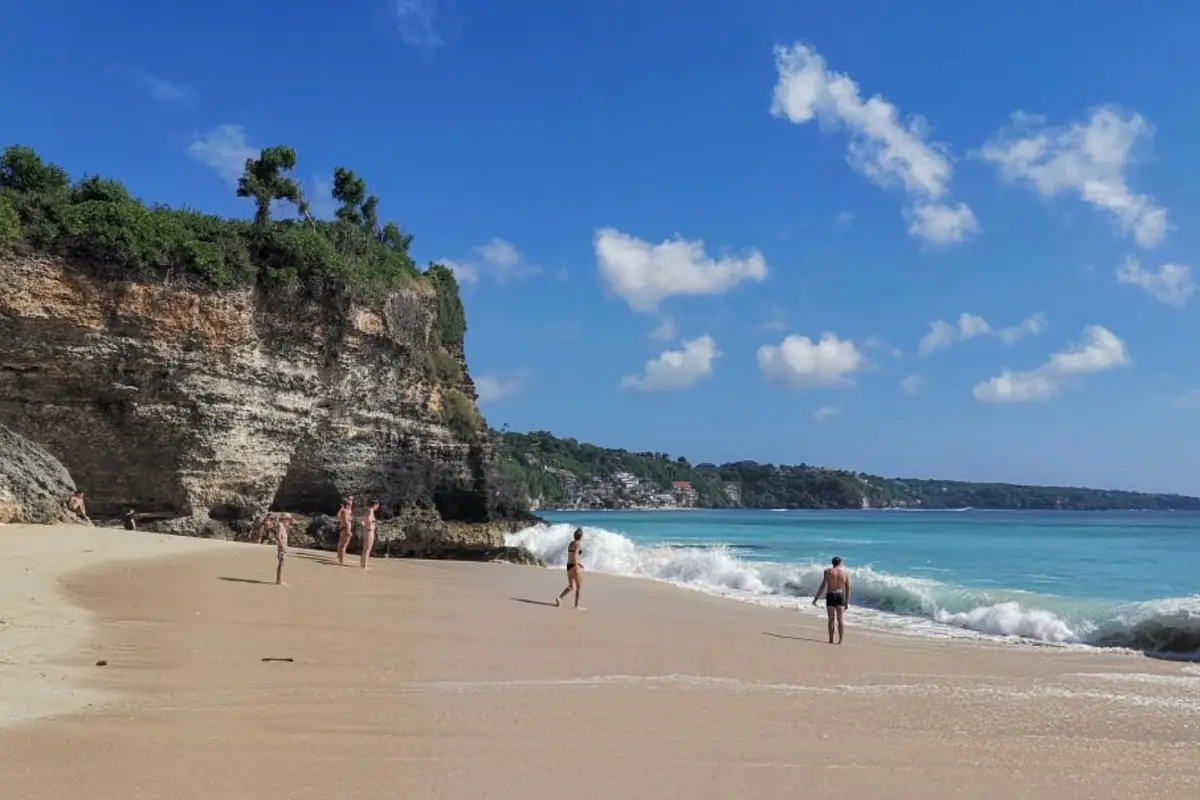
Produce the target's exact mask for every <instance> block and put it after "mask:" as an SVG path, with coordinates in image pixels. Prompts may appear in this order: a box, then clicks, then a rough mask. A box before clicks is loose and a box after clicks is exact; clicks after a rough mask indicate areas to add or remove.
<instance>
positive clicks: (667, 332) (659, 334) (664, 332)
mask: <svg viewBox="0 0 1200 800" xmlns="http://www.w3.org/2000/svg"><path fill="white" fill-rule="evenodd" d="M676 333H677V331H676V329H675V320H674V319H673V318H671V317H663V318H662V322H660V323H659V325H658V327H657V328H655V329H654V330H652V331H650V338H651V339H652V340H653V341H655V342H669V341H671V340H672V339H674V338H675V334H676Z"/></svg>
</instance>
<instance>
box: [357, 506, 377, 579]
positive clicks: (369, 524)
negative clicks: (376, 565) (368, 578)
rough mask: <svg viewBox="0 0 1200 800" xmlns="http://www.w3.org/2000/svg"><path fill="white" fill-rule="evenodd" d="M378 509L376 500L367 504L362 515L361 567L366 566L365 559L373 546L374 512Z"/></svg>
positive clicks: (364, 567) (369, 556) (368, 557)
mask: <svg viewBox="0 0 1200 800" xmlns="http://www.w3.org/2000/svg"><path fill="white" fill-rule="evenodd" d="M378 510H379V502H378V501H376V502H374V503H371V505H369V506H367V511H366V513H365V514H363V517H362V526H363V541H362V558H361V559H360V560H361V562H362V568H363V569H366V568H367V560H368V559H370V558H371V548H373V547H374V546H375V512H376V511H378Z"/></svg>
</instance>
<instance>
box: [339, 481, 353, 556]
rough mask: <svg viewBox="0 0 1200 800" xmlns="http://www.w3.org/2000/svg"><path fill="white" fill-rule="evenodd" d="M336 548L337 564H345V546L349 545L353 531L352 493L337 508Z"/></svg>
mask: <svg viewBox="0 0 1200 800" xmlns="http://www.w3.org/2000/svg"><path fill="white" fill-rule="evenodd" d="M337 520H338V549H337V560H338V564H341V565H343V566H345V564H346V548H347V547H349V546H350V537H351V536H352V535H353V532H354V495H350V496H349V497H347V498H346V502H344V503H342V507H341V508H340V509H338V516H337Z"/></svg>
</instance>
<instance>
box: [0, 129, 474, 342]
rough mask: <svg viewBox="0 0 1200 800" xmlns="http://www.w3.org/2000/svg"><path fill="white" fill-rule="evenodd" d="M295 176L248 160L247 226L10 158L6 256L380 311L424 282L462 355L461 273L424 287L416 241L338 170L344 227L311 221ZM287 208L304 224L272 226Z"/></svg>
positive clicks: (3, 158)
mask: <svg viewBox="0 0 1200 800" xmlns="http://www.w3.org/2000/svg"><path fill="white" fill-rule="evenodd" d="M295 167H296V153H295V151H294V150H292V149H291V148H288V147H283V146H276V147H269V148H267V149H265V150H263V151H262V152H261V153H260V154H259V155H258V157H256V158H251V159H247V161H246V164H245V170H244V172H243V174H242V176H241V178H240V179H239V181H238V190H237V194H238V196H239V197H244V198H247V199H250V200H253V201H254V203H255V212H254V218H253V222H250V221H247V220H241V219H223V218H220V217H215V216H211V215H207V214H200V213H198V212H195V211H191V210H188V209H183V210H176V209H171V208H167V207H165V206H147V205H146V204H145V203H143V202H142V201H140V200H138V199H137V198H135V197H134V196H133V195H132V194H131V193H130V192H129V190H128V189H127V188H126V187H125V186H124V185H123V184H121V183H119V182H117V181H112V180H107V179H104V178H100V177H97V176H86V177H84V178H83V179H81V180H80V181H78V182H77V183H76V184H75V185H74V186H72V184H71V179H70V176H69V175H68V174H67V172H66V171H65V170H64V169H62V168H61V167H59V166H58V165H56V164H52V163H47V162H44V161H43V160H42V159H41V157H40V156H38V154H37V153H35V152H34V151H33V150H32V149H30V148H28V147H21V146H12V147H9V148H7V149H6V150H5V151H4V153H3V155H0V247H4V246H6V243H11V242H13V241H16V240H17V239H24V240H25V241H26V242H28V243H29V244H30V245H31V246H33V247H34V248H39V249H46V250H51V251H54V252H58V253H62V254H64V255H69V256H73V257H75V258H77V259H80V260H81V261H83V262H84V263H87V264H90V265H91V266H92V267H93V268H95V269H96V270H97V271H98V272H99V273H100V274H101V275H102V276H103V277H105V278H108V279H112V280H126V279H127V280H139V281H146V280H167V279H181V280H192V281H196V282H198V283H201V284H207V285H210V286H214V287H217V288H230V287H235V286H244V285H247V284H251V283H255V282H258V283H261V284H263V285H268V286H274V285H280V284H286V285H291V286H297V287H303V288H306V289H307V290H308V291H309V293H310V294H311V295H312V296H314V297H324V296H328V294H329V293H330V292H331V291H341V290H345V291H346V292H347V293H349V294H350V295H351V296H358V297H361V298H363V299H365V300H368V301H370V300H377V299H379V298H381V297H383V296H385V295H386V294H388V293H389V292H391V291H393V290H395V289H396V288H398V287H400V286H403V285H405V284H406V283H408V282H411V281H413V280H422V279H423V280H427V281H428V282H429V283H430V285H431V286H432V287H433V288H434V290H435V291H436V292H437V296H438V311H439V314H438V336H439V339H440V341H441V344H442V346H443V347H446V348H447V349H449V350H450V351H451V352H461V350H462V344H463V336H464V333H465V331H466V316H465V314H464V313H463V308H462V302H461V301H460V299H459V296H458V283H457V281H455V280H454V275H453V273H451V272H450V271H449V270H448V269H446V268H444V267H437V266H435V267H431V268H430V270H429V272H427V273H426V274H425V275H424V276H423V275H422V273H421V271H420V270H419V269H418V268H417V266H416V264H415V262H414V261H413V259H412V257H411V256H410V255H409V247H410V245H411V244H412V240H413V237H412V235H411V234H406V233H404V232H402V231H401V230H400V227H399V226H398V225H396V224H395V223H392V222H388V223H380V221H379V199H378V198H377V197H375V196H374V195H370V196H368V195H367V193H366V183H365V182H364V181H363V180H362V179H360V178H358V177H357V176H355V175H354V173H353V172H351V171H349V170H346V169H344V168H342V167H339V168H338V169H337V170H336V171H335V172H334V183H333V189H332V192H331V194H332V196H333V198H334V199H335V200H337V201H338V202H339V203H340V204H341V205H340V206H339V208H338V210H337V212H336V217H337V219H336V220H335V221H332V222H320V221H317V220H314V219H313V218H312V216H311V215H310V213H309V206H308V200H307V198H305V196H304V192H303V190H302V188H301V185H300V183H299V181H298V180H297V179H295V178H294V177H293V176H292V172H293V170H294V169H295ZM279 203H287V204H290V205H292V206H294V207H295V209H296V212H297V214H298V215H299V217H300V219H299V220H294V219H293V220H272V219H271V211H272V209H273V208H274V207H276V206H277V205H278V204H279ZM6 209H7V210H6Z"/></svg>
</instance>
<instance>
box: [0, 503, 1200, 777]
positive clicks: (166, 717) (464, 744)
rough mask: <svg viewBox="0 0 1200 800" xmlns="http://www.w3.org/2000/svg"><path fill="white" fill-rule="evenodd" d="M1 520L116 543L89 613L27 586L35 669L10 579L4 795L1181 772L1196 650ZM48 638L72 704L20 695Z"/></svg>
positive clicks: (3, 597)
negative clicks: (1166, 652) (891, 623)
mask: <svg viewBox="0 0 1200 800" xmlns="http://www.w3.org/2000/svg"><path fill="white" fill-rule="evenodd" d="M14 527H15V526H0V553H2V554H3V555H4V558H3V561H2V562H0V587H4V586H7V585H8V584H9V581H10V577H11V576H12V575H19V574H23V573H24V572H25V571H26V570H28V571H29V573H30V574H37V575H39V576H40V577H39V578H38V580H40V581H41V582H42V583H41V584H40V585H42V586H43V587H49V586H50V585H52V584H53V582H54V578H55V575H56V574H58V573H59V572H60V571H61V569H60V567H58V566H56V560H55V559H56V556H55V553H56V552H57V553H59V554H60V555H61V553H62V552H65V551H67V550H69V549H70V548H76V549H77V550H83V549H93V550H99V548H98V547H90V546H89V547H85V546H83V545H85V544H88V542H89V541H90V540H88V539H87V537H88V536H89V535H90V536H93V537H97V538H96V539H95V540H94V541H95V543H96V544H100V543H103V544H104V548H105V549H104V552H103V554H102V555H101V556H97V555H96V554H95V553H93V554H91V555H92V556H96V558H95V559H94V560H93V561H90V562H86V563H85V562H81V561H79V560H78V559H77V560H76V561H70V562H69V564H68V567H69V568H70V569H75V570H78V569H79V568H84V569H83V571H73V572H70V573H69V574H67V575H66V576H65V577H64V578H63V579H62V586H63V591H64V594H65V597H66V598H69V600H70V602H71V603H73V604H76V605H77V606H78V607H79V608H82V609H87V611H88V613H84V612H80V611H74V612H73V611H71V607H70V605H68V603H67V602H66V600H61V601H55V600H53V599H52V598H50V597H46V598H44V600H43V601H41V602H42V605H43V606H44V608H42V611H41V612H40V613H43V614H49V613H50V611H48V610H47V609H49V608H50V607H51V606H53V605H54V603H55V602H58V605H59V610H58V612H56V613H58V614H60V618H61V615H63V614H66V615H67V616H69V615H70V614H72V613H75V614H77V615H78V616H76V617H74V619H76V622H75V623H74V624H73V625H72V626H71V630H72V633H71V636H70V637H68V638H69V640H70V641H69V642H68V644H67V645H65V646H63V647H60V648H59V649H58V650H57V651H55V652H56V653H57V654H56V655H51V656H49V657H47V655H46V654H47V653H51V651H53V649H54V648H53V647H50V646H49V645H46V644H43V646H42V649H41V650H39V651H38V652H39V653H42V655H41V656H38V657H37V658H40V659H41V662H40V667H34V668H32V671H31V668H30V667H29V666H28V664H26V665H25V666H23V667H22V666H14V665H19V664H24V663H25V662H24V661H23V659H26V660H27V659H28V658H30V657H32V656H31V655H30V654H31V653H33V651H31V650H29V649H27V648H23V647H14V646H13V645H12V642H13V639H12V638H11V636H10V634H11V633H12V632H13V630H15V628H14V625H18V624H22V625H24V626H25V627H26V628H32V627H36V623H34V622H30V621H29V617H30V606H28V605H25V606H20V605H18V604H17V600H16V599H15V598H16V595H14V594H13V593H12V592H9V591H8V590H7V589H4V588H0V619H5V620H6V621H9V623H10V624H8V625H6V626H2V627H0V670H2V671H0V685H7V684H8V681H9V676H10V674H12V675H23V676H24V677H22V678H21V680H22V681H24V684H23V685H24V687H25V688H24V689H22V690H21V692H22V693H24V694H25V695H26V696H28V697H30V698H33V700H32V701H30V703H27V706H29V707H27V708H26V709H25V711H24V713H23V715H22V719H23V721H21V720H17V719H15V718H13V719H9V721H10V722H12V723H13V724H10V725H8V726H6V727H0V763H2V764H4V767H5V768H4V796H7V797H14V798H18V797H19V798H28V799H29V800H41V799H42V798H46V799H47V800H50V799H51V798H53V799H54V800H59V799H60V798H61V799H62V800H66V799H67V798H71V799H72V800H74V798H79V797H87V798H89V800H128V799H129V798H142V797H144V798H166V797H170V798H180V799H181V800H190V799H191V798H197V799H199V798H204V800H211V798H217V797H220V798H227V799H229V800H237V799H239V798H255V799H256V800H264V799H273V798H281V799H282V798H289V799H294V800H307V799H308V798H312V799H313V800H316V799H317V798H321V800H327V798H331V797H353V798H388V799H389V800H390V799H391V798H399V797H405V798H442V797H445V798H451V797H453V798H521V799H522V800H524V799H526V798H528V799H529V800H539V799H540V798H551V797H555V798H557V797H560V796H569V797H573V798H665V797H681V798H683V797H688V798H693V797H694V798H734V797H748V798H749V797H753V798H775V797H779V798H783V797H788V798H791V797H795V796H798V795H800V796H805V795H810V796H811V795H814V794H815V793H837V794H838V795H840V796H848V797H864V798H866V797H881V796H886V797H889V798H898V799H899V800H905V799H906V798H922V800H929V799H930V798H951V797H954V798H961V797H972V798H992V797H995V798H1006V799H1008V798H1089V800H1094V799H1095V798H1108V797H1111V798H1121V800H1129V799H1130V798H1142V797H1145V798H1151V797H1153V798H1176V797H1178V798H1184V797H1194V796H1197V795H1198V793H1200V671H1198V670H1196V668H1195V667H1189V666H1185V665H1181V664H1177V663H1171V662H1164V661H1156V660H1153V659H1148V658H1143V657H1135V656H1118V655H1096V654H1090V653H1084V654H1081V653H1073V652H1067V651H1063V650H1058V649H1054V648H1032V647H1030V648H1026V647H1013V646H997V645H990V644H989V645H984V644H973V643H970V642H964V641H953V642H944V641H934V640H929V639H920V638H915V637H906V636H900V635H889V634H882V633H871V632H867V631H864V630H862V629H858V628H854V627H853V612H851V615H850V619H851V628H850V631H849V633H848V635H847V641H846V643H845V644H844V645H841V646H830V645H828V644H826V643H824V638H825V633H824V619H823V613H822V614H820V615H819V613H818V612H817V610H808V609H806V610H805V611H804V612H797V611H794V610H792V611H785V610H779V609H768V608H760V607H756V606H751V605H746V604H741V603H736V602H732V601H726V600H721V599H718V598H712V597H706V596H704V595H700V594H697V593H693V592H688V591H685V590H681V589H676V588H674V587H670V586H666V585H661V584H655V583H651V582H646V581H637V580H631V579H623V578H616V577H608V576H596V575H590V574H585V587H584V591H585V595H584V605H585V606H586V607H587V608H588V611H586V612H574V611H572V610H570V609H569V608H562V609H555V608H553V607H552V605H551V604H550V601H552V599H553V597H554V596H555V595H556V594H557V593H558V591H559V590H561V588H562V586H563V585H564V575H563V573H562V571H561V570H539V569H532V568H524V567H515V566H510V565H502V564H465V563H453V562H422V561H377V562H374V567H373V569H372V570H370V571H368V572H366V573H363V572H361V571H360V570H358V569H357V567H349V566H348V567H345V568H341V567H337V566H336V565H334V564H332V563H331V561H332V557H331V556H330V555H329V554H324V553H305V552H296V553H294V554H293V556H292V557H291V558H290V560H289V561H288V564H287V568H286V573H285V580H286V581H288V583H289V584H290V585H288V586H285V587H276V586H273V585H271V583H270V582H271V581H272V580H273V578H274V566H275V562H274V548H272V547H269V546H253V545H231V544H221V543H212V542H198V541H196V540H187V539H171V538H169V537H158V536H153V535H149V534H127V533H125V532H120V531H96V530H85V529H46V528H39V529H36V530H37V535H40V536H41V537H42V538H41V539H36V540H35V539H32V538H30V536H31V534H22V537H23V538H14V535H13V530H12V529H13V528H14ZM64 531H65V533H64ZM56 535H58V536H59V537H60V538H57V539H56V538H55V537H56ZM160 541H162V542H165V543H159V542H160ZM16 542H20V543H21V544H20V546H19V547H18V545H17V544H16ZM118 542H119V544H118ZM21 547H23V548H24V549H23V550H21V549H20V548H21ZM176 548H178V549H176ZM135 556H136V557H139V558H141V559H143V560H140V561H133V562H131V561H127V559H131V558H133V557H135ZM154 556H157V558H154V559H153V560H145V559H147V558H151V557H154ZM105 561H107V562H108V563H102V562H105ZM116 562H119V563H116ZM18 571H19V572H18ZM18 594H19V593H18ZM10 607H11V608H13V609H16V611H12V610H10ZM21 608H24V609H25V610H23V611H22V610H21ZM64 609H65V610H64ZM51 616H53V614H51ZM22 619H25V620H26V622H25V623H21V620H22ZM48 630H50V629H43V630H42V632H41V635H42V636H43V641H45V640H46V639H47V637H49V638H53V637H51V636H50V635H49V633H48V632H47V631H48ZM80 633H82V634H84V635H80ZM35 649H36V648H35ZM37 658H35V659H34V660H35V661H36V660H37ZM264 658H273V659H280V658H290V659H293V660H292V661H264V660H263V659H264ZM47 659H48V661H50V662H53V666H54V668H55V669H59V670H62V672H61V673H54V676H55V678H56V679H57V682H58V684H60V685H61V687H71V688H69V689H66V688H60V691H59V693H58V694H59V695H61V693H62V691H68V692H78V693H79V694H78V695H77V696H76V697H75V701H74V702H75V706H77V707H71V708H68V707H67V706H66V705H64V704H62V703H60V704H59V705H58V706H53V704H50V703H49V700H48V699H47V698H49V697H51V696H52V695H54V693H51V692H46V693H42V694H39V693H38V692H37V691H35V689H36V688H37V686H38V685H39V682H48V681H49V680H50V679H51V678H50V676H49V674H48V675H47V677H46V678H44V679H43V678H39V677H37V675H39V674H40V672H39V671H38V670H39V669H40V668H41V667H44V666H45V665H46V664H47V663H48V661H47ZM98 659H105V660H107V661H108V666H106V667H94V666H91V665H92V664H94V663H95V662H96V661H97V660H98ZM38 698H42V699H41V700H39V699H38ZM81 698H86V700H81ZM81 702H82V703H83V705H82V706H80V703H81ZM86 703H91V705H90V706H88V705H86ZM39 704H40V705H39ZM34 706H36V707H37V708H34ZM0 708H5V710H6V714H7V713H8V712H7V707H6V706H5V707H0ZM38 709H41V710H40V712H39V711H38ZM35 712H37V713H57V716H53V717H46V718H42V719H37V720H31V719H30V717H31V716H32V715H33V714H34V713H35Z"/></svg>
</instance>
